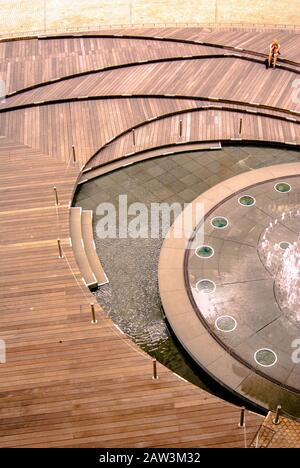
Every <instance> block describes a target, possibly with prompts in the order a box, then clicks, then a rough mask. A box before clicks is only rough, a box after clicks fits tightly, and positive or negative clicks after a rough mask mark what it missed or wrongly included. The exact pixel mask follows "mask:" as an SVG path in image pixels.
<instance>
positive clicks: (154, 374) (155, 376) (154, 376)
mask: <svg viewBox="0 0 300 468" xmlns="http://www.w3.org/2000/svg"><path fill="white" fill-rule="evenodd" d="M152 363H153V377H152V379H153V380H157V379H158V376H157V362H156V359H153V360H152Z"/></svg>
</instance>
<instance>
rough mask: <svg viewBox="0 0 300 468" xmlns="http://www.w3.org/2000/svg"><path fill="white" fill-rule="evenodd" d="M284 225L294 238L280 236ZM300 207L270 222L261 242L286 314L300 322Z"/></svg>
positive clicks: (259, 247)
mask: <svg viewBox="0 0 300 468" xmlns="http://www.w3.org/2000/svg"><path fill="white" fill-rule="evenodd" d="M283 227H284V228H285V229H286V227H287V228H288V230H289V231H290V233H289V234H290V235H289V237H291V236H292V238H293V239H295V237H296V240H294V241H293V242H290V240H289V241H287V240H286V238H282V240H279V239H280V237H281V235H280V231H282V230H283ZM299 228H300V210H299V209H292V210H290V211H287V212H283V213H282V214H281V215H280V216H279V217H278V218H276V219H274V220H273V221H272V222H270V223H269V225H268V226H267V228H266V229H265V231H264V233H263V235H262V236H261V240H260V242H259V246H258V252H259V255H260V258H261V260H262V262H263V263H264V265H265V267H266V268H267V270H268V271H269V273H270V274H271V275H272V277H273V278H274V293H275V297H276V300H277V303H278V305H279V307H280V308H281V310H282V311H283V312H284V314H285V315H287V317H288V318H289V320H291V321H292V322H293V323H295V324H296V325H297V326H300V307H299V306H300V236H298V235H297V233H298V232H299Z"/></svg>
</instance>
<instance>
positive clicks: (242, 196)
mask: <svg viewBox="0 0 300 468" xmlns="http://www.w3.org/2000/svg"><path fill="white" fill-rule="evenodd" d="M244 197H251V198H253V200H254V203H252V205H244V204H243V203H241V202H240V199H241V198H244ZM238 202H239V204H240V205H241V206H245V207H246V208H250V207H251V206H254V205H255V204H256V199H255V198H254V197H253V195H248V194H245V195H241V196H240V197H239V199H238Z"/></svg>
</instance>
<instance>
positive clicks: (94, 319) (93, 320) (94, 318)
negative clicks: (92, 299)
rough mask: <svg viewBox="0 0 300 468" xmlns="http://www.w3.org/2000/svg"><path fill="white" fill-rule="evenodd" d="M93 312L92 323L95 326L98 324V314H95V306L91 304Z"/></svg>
mask: <svg viewBox="0 0 300 468" xmlns="http://www.w3.org/2000/svg"><path fill="white" fill-rule="evenodd" d="M91 312H92V322H91V323H93V324H95V323H97V322H98V320H97V319H96V313H95V306H94V304H91Z"/></svg>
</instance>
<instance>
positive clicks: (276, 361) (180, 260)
mask: <svg viewBox="0 0 300 468" xmlns="http://www.w3.org/2000/svg"><path fill="white" fill-rule="evenodd" d="M299 169H300V166H299V165H298V164H284V165H281V166H272V167H271V168H267V169H266V168H264V169H259V170H256V171H251V172H248V173H245V174H242V175H239V176H236V177H234V178H232V179H229V180H227V181H225V182H223V183H221V184H218V185H217V186H215V187H214V188H212V189H211V190H209V191H207V192H206V193H205V194H203V195H202V196H200V197H198V198H197V199H196V200H194V202H193V205H196V203H203V204H204V215H205V217H204V222H203V221H202V220H201V219H200V218H199V219H195V220H194V223H193V227H192V228H191V230H190V232H189V233H188V236H185V238H179V239H178V238H177V239H176V238H174V236H173V234H174V232H175V231H174V230H176V223H180V222H181V220H180V219H177V220H176V222H175V223H174V226H173V227H172V229H171V232H170V237H169V238H168V239H166V240H165V242H164V245H163V248H162V251H161V256H160V266H159V286H160V294H161V300H162V304H163V307H164V310H165V313H166V316H167V319H168V321H169V323H170V325H171V327H172V329H173V330H174V332H175V334H176V336H177V337H178V339H179V340H180V342H181V343H182V345H183V346H184V347H185V349H186V350H187V351H188V352H189V354H190V355H191V356H192V357H193V359H194V360H195V361H196V362H197V363H198V364H199V365H200V366H201V367H203V368H205V370H206V371H207V372H208V373H209V374H210V375H212V376H213V377H214V378H215V379H216V380H218V381H219V382H221V383H222V384H223V385H225V386H226V387H228V388H230V389H231V390H232V391H233V392H235V393H238V394H239V395H240V396H242V397H244V398H245V399H247V400H250V401H252V402H254V403H256V404H258V405H259V406H262V407H264V408H268V409H269V408H273V407H274V406H275V405H276V404H281V405H282V406H283V407H284V408H285V409H286V411H288V412H290V413H292V414H295V415H299V402H300V379H299V376H300V366H299V364H297V363H295V362H293V359H292V353H293V350H294V349H293V343H294V340H296V339H298V338H299V328H298V327H297V325H296V324H295V322H294V321H293V320H291V319H290V317H289V316H288V315H287V314H284V313H283V311H282V310H281V308H280V305H279V304H278V302H277V300H276V295H275V294H274V278H273V277H272V275H271V274H270V271H269V270H268V269H267V268H266V266H265V265H264V262H262V259H261V256H260V255H259V254H258V245H259V243H260V240H261V235H262V233H263V232H264V231H265V229H266V227H267V226H268V225H269V223H270V222H271V221H272V220H273V219H275V218H276V217H278V216H279V215H281V214H282V213H284V212H286V211H287V210H289V209H292V208H295V207H296V206H297V205H299V199H300V177H299ZM279 176H280V179H279ZM278 182H285V183H289V184H290V186H291V187H292V190H291V191H288V192H280V191H278V190H276V189H275V187H274V185H275V184H276V183H278ZM241 197H244V198H245V204H242V203H241V202H240V201H241ZM253 200H254V202H253ZM248 201H249V203H248ZM250 201H251V203H250ZM221 217H222V218H225V219H226V220H227V221H228V224H227V225H226V226H225V227H223V228H222V229H220V228H218V227H216V226H214V225H213V223H212V221H213V220H214V219H216V218H221ZM199 223H200V224H199ZM200 227H201V228H203V227H204V240H203V242H202V243H201V245H198V244H199V243H198V240H195V239H198V236H197V230H199V229H200ZM297 229H298V228H297V226H294V227H293V229H291V226H290V225H284V223H282V226H281V227H280V228H279V229H278V230H277V235H276V237H277V241H278V242H280V241H285V242H291V243H292V242H294V241H295V238H297V235H299V233H300V231H299V232H296V231H297ZM188 237H189V238H188ZM199 252H200V253H202V254H203V255H202V256H199ZM297 406H298V407H297Z"/></svg>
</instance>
